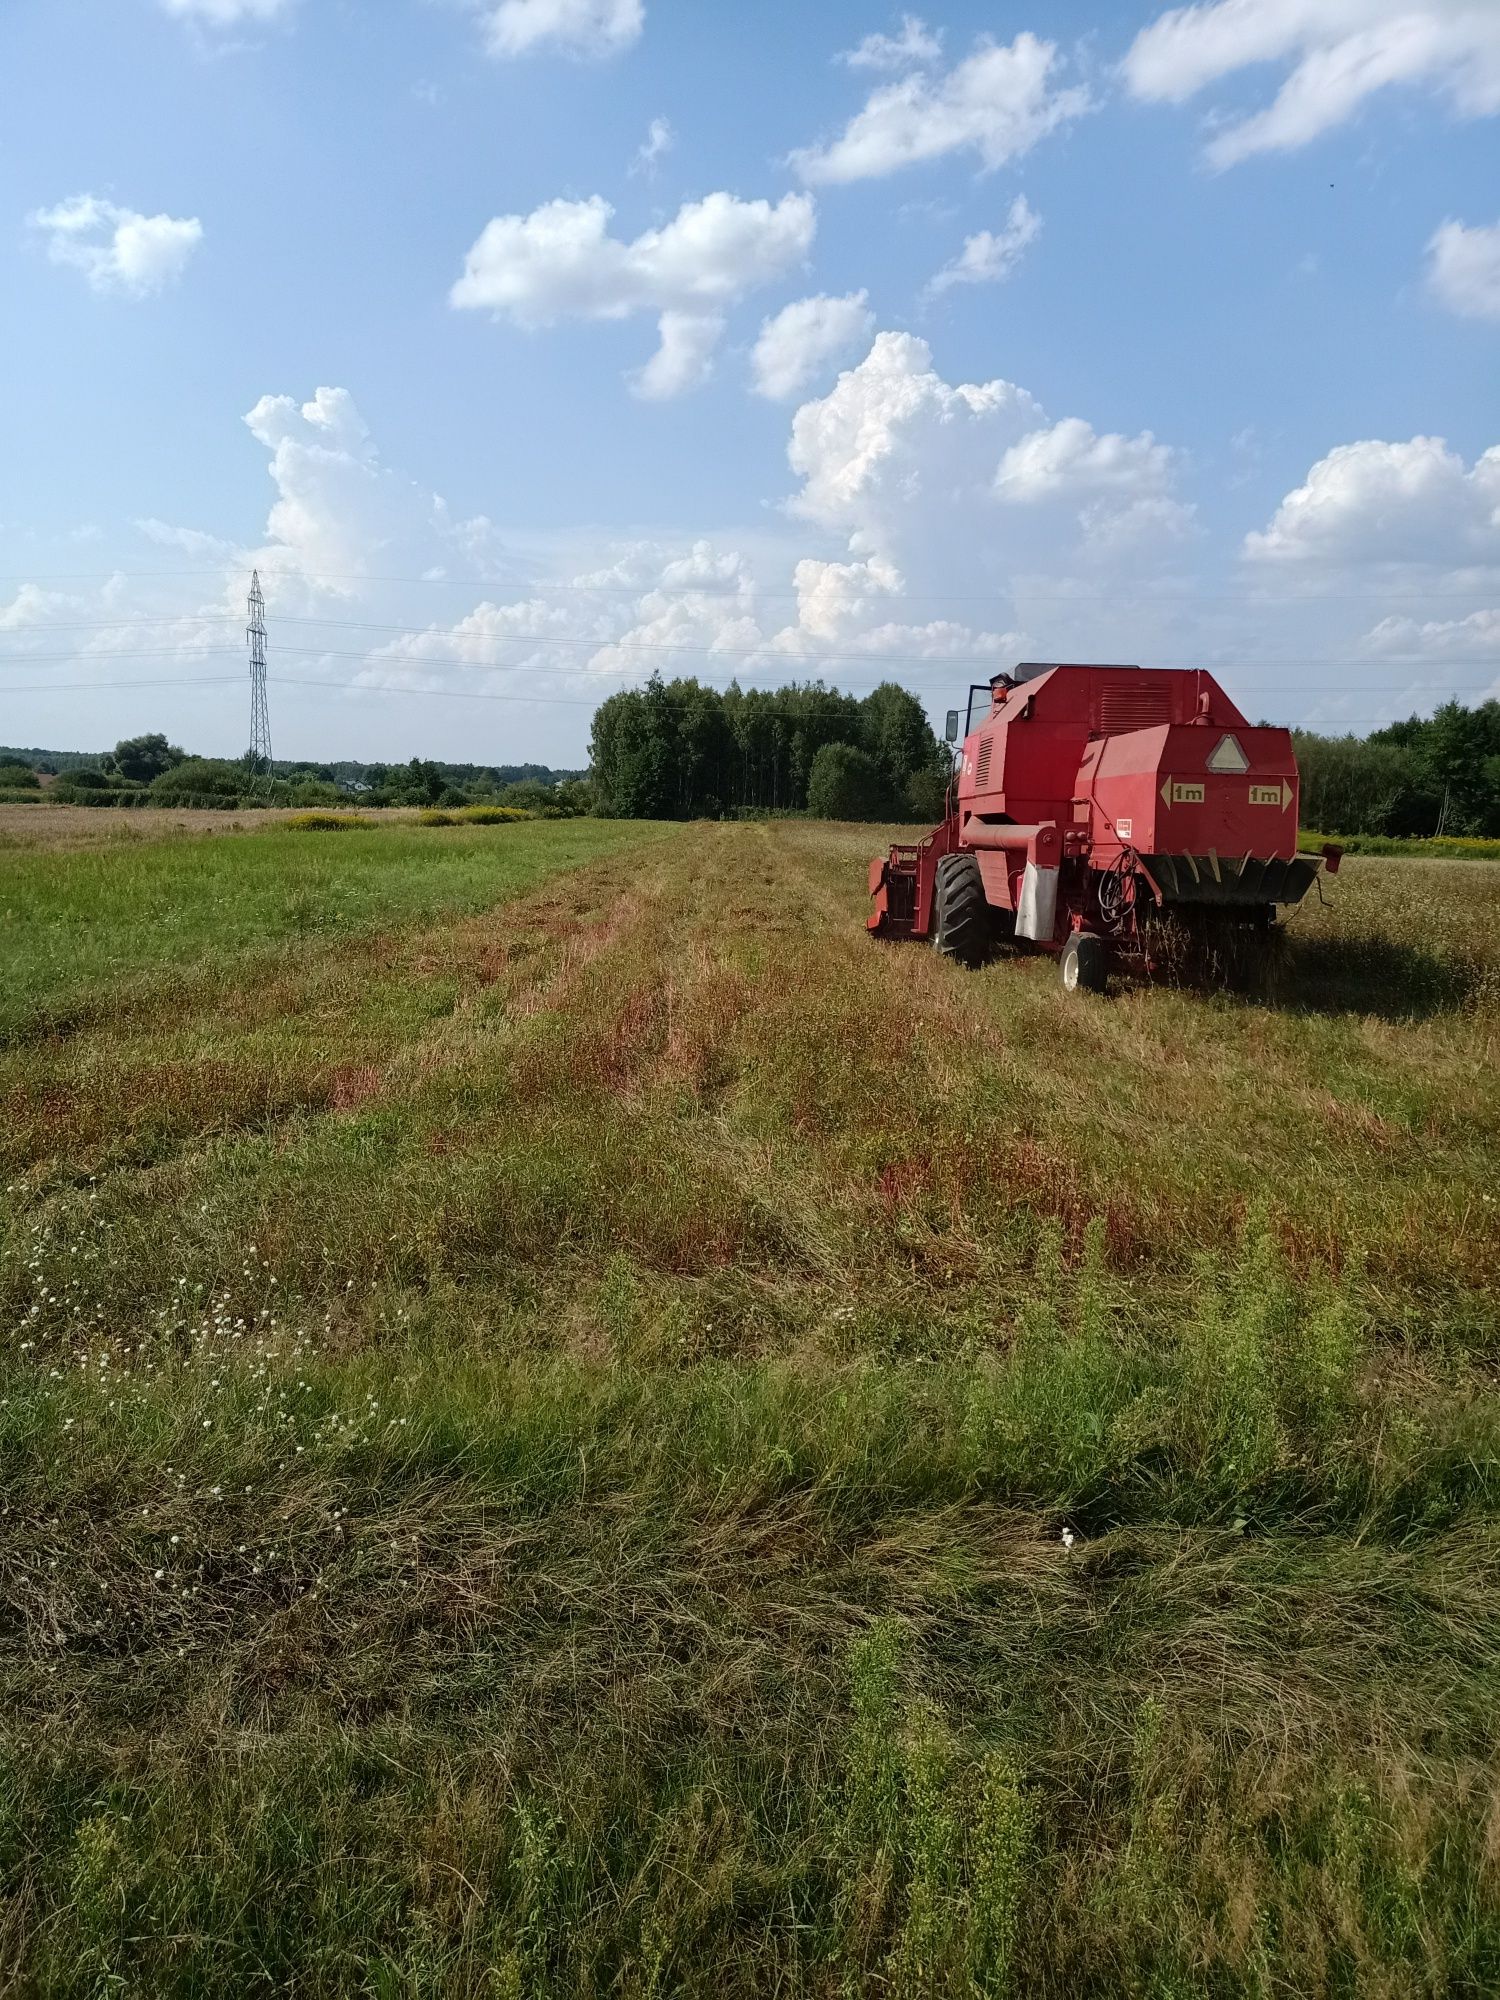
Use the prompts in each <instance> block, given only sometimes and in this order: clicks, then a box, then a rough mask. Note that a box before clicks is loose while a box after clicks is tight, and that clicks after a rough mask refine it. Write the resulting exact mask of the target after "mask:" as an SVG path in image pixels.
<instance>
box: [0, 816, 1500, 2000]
mask: <svg viewBox="0 0 1500 2000" xmlns="http://www.w3.org/2000/svg"><path fill="white" fill-rule="evenodd" d="M590 837H594V836H592V835H589V834H588V833H585V834H583V835H580V834H579V833H578V831H577V829H576V828H573V827H571V826H569V825H563V826H531V827H516V828H513V829H509V830H508V831H507V832H506V833H505V835H504V838H503V840H497V839H496V838H495V836H494V835H492V834H489V835H487V834H485V833H483V832H482V831H478V832H465V831H463V830H457V829H455V830H452V831H447V830H441V829H439V830H434V831H425V832H421V833H417V832H415V831H413V832H399V831H398V832H391V833H383V832H382V833H377V834H373V835H371V836H370V837H369V838H367V839H362V840H360V841H358V842H342V841H340V842H318V841H317V840H315V839H313V838H312V837H308V840H307V843H306V845H307V848H308V849H309V850H312V849H315V850H316V851H317V857H318V858H317V866H318V868H320V869H324V870H341V869H348V870H350V871H353V872H352V873H351V874H350V876H349V877H348V878H347V879H346V880H345V881H344V883H343V885H342V887H341V888H336V886H335V885H334V884H333V882H332V881H331V879H328V878H324V879H322V880H321V881H320V883H319V885H318V886H317V888H316V892H315V893H316V897H317V898H320V899H321V901H322V906H323V907H324V908H325V909H330V908H331V909H334V910H337V911H342V913H343V914H342V916H341V917H340V920H339V921H338V922H336V923H307V922H305V921H300V920H298V919H297V918H296V913H295V912H292V913H290V914H289V913H288V911H287V909H286V908H285V905H284V898H283V902H281V903H277V904H275V906H274V908H272V906H270V905H265V904H263V903H262V902H259V901H257V898H258V897H260V895H261V891H260V889H259V888H257V887H256V886H255V885H256V883H257V881H258V879H259V877H258V873H257V871H258V870H259V868H260V865H261V864H260V858H259V857H261V856H263V855H265V854H270V853H274V854H275V855H291V856H295V855H296V854H298V853H300V852H301V851H302V850H301V848H300V847H299V846H298V838H299V837H298V836H294V835H278V836H277V837H276V839H275V840H274V841H270V840H267V841H262V842H251V841H247V842H245V843H243V844H242V845H237V846H236V845H221V844H219V843H213V844H212V850H211V849H210V846H209V844H206V843H200V844H182V843H178V844H176V845H174V847H172V848H171V849H170V850H161V852H170V854H171V855H172V856H173V857H174V860H173V864H172V865H173V868H174V869H176V870H178V871H179V872H178V873H177V874H176V876H175V878H174V879H175V881H176V884H177V887H176V891H175V894H176V898H177V902H178V905H179V907H180V908H181V909H184V910H199V911H200V914H201V916H202V921H201V922H200V920H199V918H197V917H195V918H193V919H192V920H191V921H189V920H188V919H186V918H184V919H183V921H182V922H181V924H180V925H179V927H178V929H177V931H176V932H175V933H173V934H171V936H169V939H168V943H167V945H166V946H165V947H164V946H163V945H162V941H161V939H160V938H158V939H156V940H155V943H154V944H151V945H150V947H149V948H148V942H147V941H144V940H142V939H141V938H140V937H139V936H138V935H136V934H135V932H134V931H133V930H132V925H133V924H138V923H139V922H140V921H141V919H140V918H139V917H138V916H133V915H132V906H131V903H130V899H129V898H122V897H120V896H118V895H115V896H113V897H111V896H109V895H106V894H105V893H103V892H104V890H105V889H106V888H107V887H108V884H107V883H106V884H100V883H94V884H92V885H91V886H85V885H81V884H75V885H74V888H73V889H72V890H69V888H68V886H67V884H66V883H63V884H61V885H60V886H59V888H58V892H57V895H56V896H55V898H54V901H53V904H52V905H48V904H47V902H46V899H45V898H43V899H40V900H39V899H38V898H37V897H36V896H35V895H34V894H33V896H32V900H31V902H30V903H29V904H28V905H26V907H28V908H29V909H30V910H31V911H32V912H33V916H32V923H33V925H39V926H40V932H41V933H45V930H46V926H47V922H48V920H49V919H48V915H47V911H48V908H49V907H52V908H53V909H54V914H55V922H56V925H57V926H58V927H59V931H60V935H65V936H71V935H72V933H70V932H69V931H68V928H67V926H68V924H69V923H70V922H71V921H73V919H74V918H76V915H77V911H78V908H79V907H80V905H79V903H78V901H77V900H76V898H82V904H83V906H86V907H87V908H88V909H89V910H91V911H95V912H98V911H104V912H109V911H113V912H114V915H113V917H112V918H108V917H101V916H97V915H96V916H94V917H93V918H92V919H91V922H92V924H93V925H94V928H95V930H97V929H98V928H99V927H100V926H101V925H102V926H103V929H104V931H105V932H106V933H108V935H106V936H105V937H103V938H102V939H100V938H97V937H96V938H95V941H94V943H93V944H91V945H90V950H92V951H93V952H94V954H95V956H94V960H93V963H95V964H108V965H120V966H126V967H128V968H131V969H130V971H129V976H128V978H127V979H125V980H123V981H120V980H118V979H116V980H115V981H114V983H113V986H112V989H111V990H109V991H100V990H97V989H90V987H89V985H88V981H87V979H86V978H85V977H84V976H83V973H82V972H81V971H80V966H79V961H78V955H77V952H76V950H71V951H68V952H63V951H60V950H57V949H51V948H49V946H48V942H47V939H46V937H45V935H42V934H37V935H31V934H30V933H28V940H27V953H28V956H27V957H26V958H25V960H24V964H25V965H26V966H28V967H29V968H30V970H29V971H28V972H27V973H26V977H25V980H24V982H23V985H24V994H23V1003H14V1005H13V1012H12V1015H11V1038H10V1043H9V1046H8V1048H7V1049H5V1050H4V1051H0V1145H3V1150H4V1154H5V1159H4V1162H3V1168H0V1174H3V1181H4V1183H5V1185H6V1188H7V1194H8V1198H9V1201H10V1204H11V1214H10V1218H9V1222H8V1224H7V1228H6V1234H5V1236H4V1238H3V1246H0V1247H3V1262H0V1325H3V1326H4V1327H6V1328H7V1329H8V1330H9V1332H8V1337H7V1339H6V1342H5V1358H4V1366H3V1380H0V1704H3V1707H0V1712H3V1714H4V1717H5V1720H4V1723H3V1725H0V1869H3V1870H4V1872H5V1876H6V1888H7V1895H6V1898H5V1901H4V1904H3V1914H0V1966H4V1967H5V1972H4V1973H3V1974H0V1983H4V1984H8V1985H10V1986H12V1987H14V1988H17V1989H21V1990H33V1991H39V1992H47V1993H75V1992H76V1993H90V1994H93V1993H103V1992H129V1993H141V1994H147V1993H149V1994H153V1995H154V1994H158V1993H185V1994H186V1993H201V1992H206V1991H226V1992H227V1991H233V1992H266V1993H271V1992H278V1993H279V1992H286V1991H295V1992H304V1993H317V1994H323V1993H327V1994H344V1993H349V1992H362V1993H370V1994H384V1993H389V1994H393V1995H394V1994H403V1995H404V1994H407V1993H432V1994H435V1995H436V1994H441V1995H445V1996H446V1995H449V1994H475V1995H479V1994H485V1995H492V1994H496V1993H515V1994H551V1993H554V1992H555V1993H568V1994H575V1993H577V1994H589V1993H600V1994H602V1993H623V1994H648V1993H659V1994H665V1993H674V1994H675V1993H699V1992H702V1993H709V1992H712V1993H713V1994H715V1995H716V1996H723V1995H729V1994H745V1995H758V1994H762V1993H765V1992H768V1991H775V1992H779V1993H784V1994H789V1995H791V1994H807V1995H810V1996H819V2000H821V1997H822V1996H832V1995H835V1994H842V1993H850V1992H860V1991H868V1992H871V1993H884V1994H893V1995H894V1994H900V1995H906V1994H933V1995H939V1994H941V1995H944V1996H946V1995H949V1994H955V1993H966V1992H974V1993H986V1994H998V1993H1004V1992H1014V1993H1025V1994H1036V1993H1045V1994H1058V1995H1064V1994H1067V1995H1072V1994H1077V1993H1098V1994H1111V1995H1113V1994H1119V1993H1138V1994H1141V1995H1143V1996H1144V1995H1147V1994H1151V1995H1162V1994H1169V1993H1170V1994H1188V1993H1198V1992H1214V1993H1222V1994H1225V1995H1229V1994H1235V1995H1239V1994H1243V1993H1265V1994H1267V1995H1270V1994H1276V1995H1282V1994H1288V1993H1307V1994H1322V1993H1330V1994H1332V1993H1354V1992H1359V1993H1361V1994H1363V1993H1389V1994H1391V1995H1397V1994H1401V1995H1405V1994H1408V1993H1431V1994H1434V1995H1436V1994H1440V1993H1441V1994H1450V1993H1474V1994H1479V1993H1482V1992H1486V1991H1488V1990H1490V1989H1491V1988H1492V1987H1493V1984H1494V1982H1495V1978H1496V1975H1497V1971H1500V1956H1497V1955H1500V1926H1497V1919H1496V1909H1495V1898H1494V1888H1495V1874H1494V1870H1495V1854H1496V1847H1497V1841H1496V1834H1495V1828H1496V1826H1497V1825H1500V1812H1497V1808H1496V1804H1495V1797H1496V1795H1495V1790H1494V1784H1493V1770H1494V1768H1495V1764H1494V1757H1495V1751H1496V1748H1497V1745H1496V1741H1495V1721H1494V1718H1495V1716H1496V1714H1497V1713H1500V1708H1497V1696H1500V1673H1497V1668H1496V1664H1495V1663H1496V1660H1497V1659H1500V1612H1497V1606H1500V1534H1497V1500H1500V1409H1497V1402H1496V1397H1495V1392H1494V1384H1493V1370H1494V1363H1495V1359H1496V1354H1497V1341H1496V1334H1497V1325H1496V1312H1495V1304H1494V1299H1495V1280H1496V1276H1497V1273H1500V1255H1497V1252H1500V1228H1497V1216H1496V1209H1495V1199H1494V1197H1495V1187H1494V1167H1493V1162H1494V1159H1495V1157H1496V1142H1497V1139H1500V1131H1497V1124H1500V1101H1497V1100H1500V1093H1497V1087H1496V1084H1495V1055H1496V1048H1495V1042H1496V1031H1497V1022H1500V1004H1497V987H1496V967H1497V964H1500V903H1497V900H1496V894H1495V892H1492V891H1490V890H1488V889H1487V888H1486V887H1485V882H1486V880H1487V871H1480V870H1477V869H1474V868H1471V867H1465V866H1463V865H1453V866H1451V867H1445V866H1444V865H1443V864H1404V863H1394V862H1380V861H1364V860H1360V861H1357V862H1356V861H1351V862H1349V863H1347V864H1346V866H1345V871H1344V873H1343V875H1342V876H1341V877H1340V879H1339V883H1338V885H1337V887H1336V889H1335V890H1334V891H1332V892H1331V893H1332V894H1333V895H1334V896H1335V897H1336V905H1335V907H1334V908H1333V909H1330V910H1324V909H1323V908H1321V907H1320V906H1318V905H1316V904H1315V905H1314V906H1313V907H1312V908H1310V909H1305V910H1304V911H1303V912H1302V914H1301V915H1300V916H1299V918H1298V919H1297V923H1296V926H1295V928H1294V946H1295V950H1294V957H1293V966H1292V978H1291V983H1290V987H1289V992H1288V997H1287V998H1286V1000H1285V1001H1284V1002H1283V1004H1282V1005H1281V1006H1279V1007H1275V1008H1272V1007H1267V1006H1261V1005H1252V1004H1249V1003H1245V1002H1240V1001H1228V1000H1224V999H1218V998H1211V997H1206V996H1204V995H1201V994H1194V993H1190V992H1130V993H1125V994H1122V995H1120V996H1119V997H1117V998H1114V999H1111V1000H1109V1001H1107V1002H1104V1003H1099V1004H1095V1003H1089V1002H1086V1001H1080V1000H1079V999H1078V998H1076V997H1074V998H1069V997H1067V996H1064V995H1063V994H1062V993H1061V991H1060V989H1059V988H1058V986H1057V982H1056V979H1055V974H1054V972H1053V970H1052V968H1051V967H1050V965H1048V964H1046V963H1044V962H1040V961H1035V962H1023V963H1015V964H1002V965H996V966H994V967H992V968H990V969H988V970H986V971H985V972H984V973H982V974H980V975H977V976H974V977H969V976H965V975H961V974H958V973H956V972H955V971H954V970H953V969H952V968H950V967H947V966H945V965H943V964H942V963H940V962H939V961H937V960H936V959H935V958H934V957H933V955H932V954H931V953H929V952H926V951H925V950H922V949H920V948H917V947H912V948H908V949H904V950H901V949H889V948H881V947H877V946H874V945H872V944H870V943H869V942H868V941H867V940H866V939H865V938H864V936H863V935H862V934H861V930H860V919H861V916H862V907H861V902H862V898H861V891H862V886H863V867H862V863H863V859H864V857H865V854H866V850H867V848H868V846H869V845H870V836H869V835H868V834H867V833H865V832H862V831H860V830H855V829H828V828H817V827H812V826H807V825H797V824H779V825H775V826H770V827H764V826H745V827H699V828H684V829H679V830H677V831H675V832H674V833H672V834H670V835H665V836H664V835H662V834H661V833H660V832H659V831H656V830H639V831H638V830H633V829H624V828H620V829H614V830H612V831H609V832H604V831H600V832H598V834H597V837H598V839H599V840H600V841H601V842H608V841H613V843H614V844H613V845H608V844H606V845H602V846H601V847H599V848H598V849H597V850H596V852H595V853H594V855H593V858H591V859H590V858H587V857H586V856H585V855H584V854H583V853H582V852H581V850H579V849H578V848H577V846H576V843H577V841H578V840H579V839H580V838H585V839H586V838H590ZM569 843H574V845H571V846H570V845H569ZM334 850H336V852H335V851H334ZM351 850H356V851H351ZM216 855H217V856H219V857H220V859H218V860H215V859H214V856H216ZM226 856H227V857H229V859H228V860H225V859H223V857H226ZM372 856H374V857H376V860H375V861H374V862H372V860H371V857H372ZM239 857H244V859H243V865H241V863H240V861H239ZM476 857H478V860H477V861H476ZM561 859H568V860H570V861H572V862H573V863H574V864H575V865H574V866H573V867H571V868H570V870H569V871H568V872H553V873H551V874H549V875H547V876H546V879H541V877H542V873H543V870H544V869H545V868H546V867H548V866H549V865H555V864H556V863H557V862H558V861H559V860H561ZM43 860H44V858H43V857H35V858H34V859H28V858H26V857H14V856H13V857H11V858H10V861H9V863H8V865H9V866H10V867H11V868H12V870H13V871H15V872H16V873H17V874H18V875H19V876H20V877H23V878H24V877H25V875H26V871H27V870H28V869H35V868H37V867H40V866H42V865H43ZM130 863H131V856H129V855H125V854H121V855H120V856H118V857H115V856H111V857H108V859H107V861H106V862H105V863H104V864H103V865H105V866H109V867H112V866H116V865H118V866H119V867H121V868H128V866H129V865H130ZM580 864H581V865H580ZM48 865H53V864H48ZM57 865H61V864H57ZM79 865H83V858H82V857H80V864H79ZM89 865H93V863H92V862H90V863H89ZM289 865H290V864H289ZM308 865H312V863H311V861H309V863H308ZM381 865H383V866H384V868H385V870H386V871H387V872H386V876H385V881H386V894H385V897H384V899H383V914H380V915H376V914H375V913H376V911H377V910H378V909H379V908H380V906H381V898H379V897H378V896H375V895H369V894H367V892H366V889H365V888H361V887H360V886H359V879H358V878H359V871H362V870H366V869H370V868H372V867H378V866H381ZM475 866H482V867H484V868H491V869H498V868H502V867H506V868H511V869H513V870H514V871H515V872H513V873H511V874H510V875H508V876H506V877H504V878H503V880H502V879H500V878H496V880H495V887H494V893H493V894H492V895H491V896H490V897H489V898H488V899H483V898H482V897H481V896H480V890H481V889H482V882H483V878H479V879H478V880H476V878H475V876H474V874H473V873H472V870H473V869H474V867H475ZM528 868H530V869H531V871H532V873H531V875H530V877H528V876H527V874H526V870H527V869H528ZM225 869H228V870H229V874H228V875H225V874H224V873H223V872H222V871H223V870H225ZM413 869H417V870H420V871H424V872H420V873H418V874H415V875H414V874H413V873H412V872H411V871H412V870H413ZM426 871H431V872H426ZM379 879H380V878H379V877H378V875H377V876H376V877H375V878H374V881H375V882H376V883H378V881H379ZM50 880H51V878H49V882H50ZM235 883H238V888H237V889H236V888H235V886H234V885H235ZM35 887H36V883H35V880H34V879H33V880H32V882H31V889H32V890H33V891H34V890H35ZM9 893H10V896H11V898H12V901H13V902H14V901H16V899H18V898H24V896H25V895H26V894H27V893H28V890H27V883H26V881H25V880H24V879H22V880H16V879H13V881H12V885H11V889H10V892H9ZM296 893H300V894H304V895H307V894H313V893H314V892H313V891H311V890H309V889H308V888H307V887H306V886H305V885H304V888H303V889H302V890H300V891H298V892H296ZM70 895H71V896H74V897H75V900H74V901H72V902H70V900H69V898H70ZM224 895H239V896H241V897H244V898H248V899H249V901H248V903H247V904H245V905H244V907H246V908H256V909H261V911H262V918H261V920H260V921H261V928H260V929H259V930H258V931H256V930H255V929H254V926H251V930H252V931H253V932H254V934H253V935H247V936H246V938H245V942H244V945H243V948H242V950H241V951H240V952H239V953H238V954H233V953H229V952H226V951H224V950H222V949H221V950H219V951H218V952H217V953H211V952H207V951H205V950H204V948H203V938H204V935H205V932H204V924H206V923H207V921H208V914H207V913H209V912H210V911H211V908H212V906H213V904H214V901H215V899H216V898H219V897H221V896H224ZM501 895H504V896H505V897H506V900H504V901H498V902H497V900H496V899H497V897H499V896H501ZM148 906H149V907H156V905H154V904H150V905H148ZM135 907H136V908H137V909H139V908H140V907H141V905H140V903H139V900H138V899H137V902H136V905H135ZM70 910H71V911H72V913H73V915H72V917H70V915H69V912H70ZM267 912H269V915H268V914H267ZM361 913H366V914H365V915H364V917H363V918H362V917H361ZM272 917H274V935H272V934H270V933H269V932H268V931H267V930H266V928H265V926H266V924H267V923H269V922H270V921H271V918H272ZM111 923H112V924H113V925H114V930H113V931H110V924H111ZM91 935H92V933H91ZM172 937H175V939H176V943H175V945H174V944H173V943H172V941H171V939H172ZM86 971H87V968H84V972H86Z"/></svg>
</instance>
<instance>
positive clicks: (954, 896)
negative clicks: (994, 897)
mask: <svg viewBox="0 0 1500 2000" xmlns="http://www.w3.org/2000/svg"><path fill="white" fill-rule="evenodd" d="M993 943H994V926H993V923H992V921H991V913H990V906H989V904H988V903H987V902H986V900H985V894H984V882H983V880H982V879H981V877H980V873H979V862H978V860H977V859H976V857H975V856H974V855H972V854H945V855H944V856H943V858H942V859H941V861H939V863H938V865H937V881H936V883H935V884H934V886H933V896H932V948H933V950H934V951H936V952H940V953H941V954H942V956H943V957H944V958H951V959H954V960H956V961H957V963H958V964H960V965H967V966H968V967H969V968H970V970H971V971H972V970H973V968H974V967H976V966H980V965H983V964H984V962H985V960H986V959H987V958H988V957H989V955H990V950H991V947H992V945H993Z"/></svg>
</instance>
